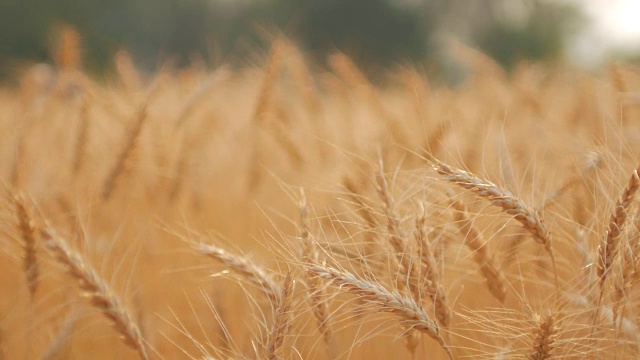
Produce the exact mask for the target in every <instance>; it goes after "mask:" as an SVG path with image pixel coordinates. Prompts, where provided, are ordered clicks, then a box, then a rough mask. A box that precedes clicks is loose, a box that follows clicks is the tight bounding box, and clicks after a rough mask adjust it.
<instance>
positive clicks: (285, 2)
mask: <svg viewBox="0 0 640 360" xmlns="http://www.w3.org/2000/svg"><path fill="white" fill-rule="evenodd" d="M433 23H434V22H433V21H432V19H431V16H430V13H428V12H424V11H417V12H416V11H411V8H408V7H406V6H400V5H399V4H397V3H395V2H390V1H388V0H348V1H345V0H307V1H299V0H271V1H261V2H255V3H254V4H252V5H250V6H248V7H246V8H245V9H244V10H243V11H241V12H240V14H239V15H238V16H237V17H235V18H232V19H230V20H229V21H227V22H226V24H224V25H223V27H224V26H226V27H227V28H228V31H227V33H226V34H225V38H224V39H223V41H224V42H225V44H226V46H227V49H229V48H231V47H232V46H233V44H234V43H236V42H237V41H238V39H239V38H242V37H246V38H251V37H252V34H251V32H252V31H253V32H255V26H252V25H254V24H267V25H271V26H274V27H276V28H280V29H284V32H285V34H286V35H287V36H290V37H293V38H294V39H295V40H297V41H298V42H299V43H300V44H301V45H302V46H304V47H305V48H306V49H305V50H307V51H309V52H311V53H312V54H314V55H317V56H320V57H324V56H325V55H326V54H327V53H329V52H331V51H335V50H336V49H340V50H343V51H348V52H349V53H351V54H353V55H354V56H355V57H356V58H358V59H360V60H363V61H364V60H366V61H367V62H373V63H376V64H381V65H388V64H389V63H391V62H392V61H397V60H401V59H416V58H421V57H424V56H425V54H427V53H428V51H429V48H430V46H429V40H430V38H431V35H432V33H433V31H434V30H435V29H434V26H433ZM254 40H255V36H254Z"/></svg>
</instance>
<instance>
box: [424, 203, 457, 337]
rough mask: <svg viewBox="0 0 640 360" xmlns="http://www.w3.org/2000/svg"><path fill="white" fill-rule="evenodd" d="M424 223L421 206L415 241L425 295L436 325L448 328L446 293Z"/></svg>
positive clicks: (449, 317) (449, 315)
mask: <svg viewBox="0 0 640 360" xmlns="http://www.w3.org/2000/svg"><path fill="white" fill-rule="evenodd" d="M426 223H427V215H426V211H425V209H424V206H422V204H421V212H420V215H419V216H418V218H417V219H416V225H415V226H416V231H415V239H416V243H417V244H418V247H419V249H420V250H419V254H420V262H421V264H422V269H423V270H424V279H425V281H424V284H425V288H426V290H427V294H428V295H429V297H430V298H431V301H432V302H433V305H434V308H435V313H436V319H438V323H439V324H440V325H442V326H443V327H445V328H448V327H449V323H450V322H451V311H450V306H449V299H448V298H447V292H446V291H445V289H444V286H443V285H442V282H441V281H440V271H439V270H438V265H437V262H436V258H435V257H434V255H433V250H432V249H431V244H430V243H429V240H428V239H427V232H426V228H427V227H426Z"/></svg>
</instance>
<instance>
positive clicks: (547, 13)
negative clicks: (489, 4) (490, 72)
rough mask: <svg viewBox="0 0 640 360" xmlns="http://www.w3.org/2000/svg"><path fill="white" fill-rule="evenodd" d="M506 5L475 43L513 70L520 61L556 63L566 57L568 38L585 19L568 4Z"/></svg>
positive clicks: (521, 2) (533, 3)
mask: <svg viewBox="0 0 640 360" xmlns="http://www.w3.org/2000/svg"><path fill="white" fill-rule="evenodd" d="M508 4H510V5H513V2H512V3H509V2H504V3H502V4H501V7H496V10H495V11H496V12H497V13H498V14H496V16H494V17H493V19H494V21H492V22H491V23H488V24H486V25H485V26H484V29H482V31H479V35H478V36H477V37H476V42H477V43H478V44H479V47H480V48H481V49H483V50H484V51H485V52H486V53H487V54H488V55H490V56H491V57H493V58H494V59H496V60H497V61H498V62H500V63H502V64H503V65H505V66H506V67H508V68H510V67H512V66H513V65H515V64H516V62H517V61H518V60H521V59H530V60H544V59H548V60H555V59H558V58H560V57H561V56H562V55H563V52H564V50H565V49H566V47H567V42H568V41H569V36H570V35H571V34H572V33H573V32H575V31H577V29H578V28H579V26H580V25H581V23H582V21H583V18H582V16H581V15H580V12H579V10H578V8H576V7H575V5H572V4H569V3H565V2H549V1H520V5H521V6H520V8H514V7H511V8H510V7H509V5H508Z"/></svg>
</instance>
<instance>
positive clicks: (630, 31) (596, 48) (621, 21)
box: [571, 0, 640, 66]
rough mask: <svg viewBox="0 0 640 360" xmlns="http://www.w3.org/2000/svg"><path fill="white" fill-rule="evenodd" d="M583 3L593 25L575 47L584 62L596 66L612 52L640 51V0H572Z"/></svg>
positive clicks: (576, 58)
mask: <svg viewBox="0 0 640 360" xmlns="http://www.w3.org/2000/svg"><path fill="white" fill-rule="evenodd" d="M573 1H574V2H578V3H580V4H582V5H583V6H584V8H585V9H586V13H587V16H589V18H590V20H591V25H589V28H588V29H587V30H585V32H584V33H583V34H582V35H581V36H579V38H578V39H577V40H576V43H575V44H574V46H572V51H571V52H572V56H573V57H575V60H576V61H578V62H579V63H582V64H583V65H587V66H590V65H597V64H598V63H601V62H602V61H606V60H607V56H608V54H609V53H611V52H612V51H616V50H617V51H623V52H624V51H625V50H626V51H628V52H636V53H637V52H640V0H583V1H580V0H573Z"/></svg>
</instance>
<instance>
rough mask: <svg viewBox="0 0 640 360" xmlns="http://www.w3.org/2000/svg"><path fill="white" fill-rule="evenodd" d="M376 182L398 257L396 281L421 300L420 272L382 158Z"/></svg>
mask: <svg viewBox="0 0 640 360" xmlns="http://www.w3.org/2000/svg"><path fill="white" fill-rule="evenodd" d="M376 184H377V188H376V189H377V190H378V195H379V196H380V199H381V200H382V205H383V210H384V215H385V217H386V218H387V231H388V237H387V239H388V240H389V244H390V245H391V248H392V249H393V253H394V255H395V256H394V257H392V258H393V259H396V260H395V261H394V262H395V264H394V265H396V266H397V268H398V269H399V275H401V276H398V277H397V281H396V283H397V287H398V290H400V291H402V290H404V288H405V287H406V286H408V287H409V292H410V293H411V295H412V296H413V299H414V300H416V301H420V286H419V285H418V278H417V275H418V272H417V269H416V266H415V263H414V262H413V259H412V254H413V251H412V246H411V244H410V243H409V242H408V241H407V238H406V236H405V234H404V232H403V231H402V229H401V226H400V216H399V215H398V213H397V211H396V205H395V201H394V199H393V196H392V195H391V191H390V190H389V184H388V183H387V178H386V177H385V175H384V172H383V167H382V160H380V164H379V165H378V168H377V170H376Z"/></svg>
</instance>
